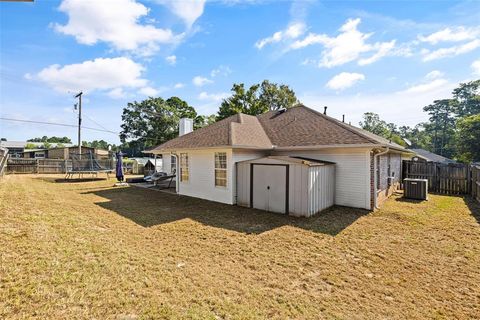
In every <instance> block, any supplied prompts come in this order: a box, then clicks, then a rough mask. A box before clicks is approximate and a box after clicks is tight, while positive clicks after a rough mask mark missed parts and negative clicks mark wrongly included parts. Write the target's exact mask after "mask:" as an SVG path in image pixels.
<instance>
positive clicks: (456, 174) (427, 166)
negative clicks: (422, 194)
mask: <svg viewBox="0 0 480 320" xmlns="http://www.w3.org/2000/svg"><path fill="white" fill-rule="evenodd" d="M471 171H472V168H471V165H469V164H461V163H450V164H443V163H438V162H421V161H412V160H404V161H403V170H402V180H403V179H405V178H413V179H427V180H428V190H429V191H432V192H438V193H444V194H470V193H471V187H472V178H471Z"/></svg>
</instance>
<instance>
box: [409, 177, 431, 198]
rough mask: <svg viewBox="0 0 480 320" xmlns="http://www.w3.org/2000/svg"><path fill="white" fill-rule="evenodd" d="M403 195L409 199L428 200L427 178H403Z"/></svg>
mask: <svg viewBox="0 0 480 320" xmlns="http://www.w3.org/2000/svg"><path fill="white" fill-rule="evenodd" d="M403 189H404V193H403V196H404V197H405V198H408V199H417V200H427V196H428V180H427V179H410V178H407V179H403Z"/></svg>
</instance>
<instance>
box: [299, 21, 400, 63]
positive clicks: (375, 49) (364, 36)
mask: <svg viewBox="0 0 480 320" xmlns="http://www.w3.org/2000/svg"><path fill="white" fill-rule="evenodd" d="M360 22H361V20H360V18H357V19H348V20H347V21H346V22H345V24H343V25H342V26H341V27H340V29H339V31H340V34H339V35H337V36H336V37H330V36H328V35H326V34H315V33H310V34H308V35H307V36H306V37H305V38H303V39H301V40H297V41H295V42H293V43H292V44H291V45H290V49H301V48H304V47H307V46H310V45H314V44H321V45H323V47H324V50H323V52H322V58H321V60H320V61H319V62H318V66H319V67H327V68H331V67H335V66H339V65H343V64H345V63H348V62H351V61H355V60H358V64H359V65H366V64H370V63H373V62H375V61H377V60H379V59H380V58H382V57H384V56H386V55H388V54H390V52H391V51H392V50H393V49H394V47H395V42H396V41H395V40H392V41H389V42H376V43H372V44H371V43H367V40H368V39H369V38H370V37H371V36H372V35H373V33H362V32H360V31H358V29H357V27H358V25H359V24H360ZM368 52H371V53H373V55H372V56H370V57H369V58H361V55H362V54H364V53H368Z"/></svg>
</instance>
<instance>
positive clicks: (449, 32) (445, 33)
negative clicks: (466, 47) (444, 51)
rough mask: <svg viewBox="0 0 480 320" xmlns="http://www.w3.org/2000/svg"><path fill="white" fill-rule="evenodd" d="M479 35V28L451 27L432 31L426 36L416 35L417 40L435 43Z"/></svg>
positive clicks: (456, 40) (467, 38)
mask: <svg viewBox="0 0 480 320" xmlns="http://www.w3.org/2000/svg"><path fill="white" fill-rule="evenodd" d="M479 35H480V28H465V27H463V26H460V27H452V28H445V29H443V30H440V31H437V32H434V33H432V34H430V35H428V36H422V35H420V36H418V40H420V41H422V42H428V43H430V44H437V43H439V42H460V41H466V40H472V39H475V38H477V37H478V36H479Z"/></svg>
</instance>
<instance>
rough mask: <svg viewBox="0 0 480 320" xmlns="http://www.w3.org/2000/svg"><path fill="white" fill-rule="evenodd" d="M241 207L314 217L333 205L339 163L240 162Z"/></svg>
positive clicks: (272, 158) (283, 159)
mask: <svg viewBox="0 0 480 320" xmlns="http://www.w3.org/2000/svg"><path fill="white" fill-rule="evenodd" d="M236 191H237V204H238V205H240V206H244V207H250V208H256V209H260V210H266V211H271V212H278V213H288V214H291V215H294V216H305V217H310V216H313V215H314V214H316V213H318V212H320V211H322V210H324V209H326V208H328V207H331V206H333V204H334V201H335V164H334V163H333V162H328V161H321V160H314V159H307V158H301V157H289V156H269V157H264V158H260V159H255V160H247V161H241V162H238V163H237V190H236Z"/></svg>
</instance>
